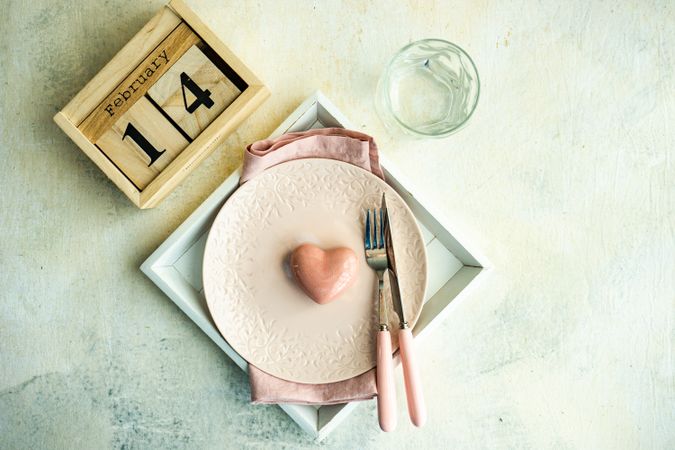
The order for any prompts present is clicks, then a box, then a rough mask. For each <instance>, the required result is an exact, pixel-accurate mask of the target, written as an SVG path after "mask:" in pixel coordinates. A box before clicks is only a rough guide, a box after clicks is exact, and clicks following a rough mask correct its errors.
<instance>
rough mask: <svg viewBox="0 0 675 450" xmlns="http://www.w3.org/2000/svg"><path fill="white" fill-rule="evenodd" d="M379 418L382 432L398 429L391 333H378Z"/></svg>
mask: <svg viewBox="0 0 675 450" xmlns="http://www.w3.org/2000/svg"><path fill="white" fill-rule="evenodd" d="M377 418H378V420H379V421H380V428H382V431H393V430H394V428H396V389H395V386H394V365H393V363H392V360H391V336H390V335H389V331H378V332H377Z"/></svg>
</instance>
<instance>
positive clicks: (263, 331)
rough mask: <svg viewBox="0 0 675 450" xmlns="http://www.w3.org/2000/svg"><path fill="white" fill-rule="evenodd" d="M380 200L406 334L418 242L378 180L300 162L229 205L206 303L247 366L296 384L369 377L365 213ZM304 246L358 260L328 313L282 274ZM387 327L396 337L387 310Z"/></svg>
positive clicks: (212, 258) (274, 172)
mask: <svg viewBox="0 0 675 450" xmlns="http://www.w3.org/2000/svg"><path fill="white" fill-rule="evenodd" d="M383 191H384V192H386V193H387V204H388V206H389V208H390V210H391V211H392V214H391V216H392V222H393V238H394V245H395V251H396V256H397V260H396V263H397V265H398V268H399V273H400V278H401V280H400V282H401V291H402V295H403V299H404V302H405V308H406V314H407V317H408V318H409V322H411V325H412V324H414V323H415V321H416V320H417V318H418V316H419V313H420V311H421V309H422V303H423V300H424V292H425V289H426V279H427V270H426V269H427V267H426V264H427V263H426V252H425V248H424V242H423V240H422V236H421V233H420V230H419V227H418V226H417V222H416V221H415V217H414V216H413V214H412V212H411V211H410V210H409V209H408V206H407V205H406V204H405V203H404V202H403V200H402V199H401V198H400V197H399V196H398V194H396V192H395V191H394V190H393V189H392V188H391V187H390V186H388V185H387V184H386V183H384V182H383V181H382V180H381V179H379V178H377V177H376V176H374V175H372V174H371V173H370V172H367V171H365V170H363V169H360V168H358V167H355V166H352V165H350V164H347V163H343V162H340V161H333V160H328V159H303V160H297V161H291V162H287V163H284V164H280V165H278V166H275V167H272V168H271V169H269V170H267V171H265V172H264V173H263V174H261V175H259V176H258V177H256V178H254V179H253V180H250V181H249V182H247V183H246V184H244V185H243V186H241V187H240V188H239V189H237V190H236V191H235V192H234V193H233V194H232V196H231V197H230V198H229V199H228V200H227V202H226V203H225V205H223V208H222V209H221V211H220V212H219V213H218V216H217V217H216V220H215V221H214V223H213V226H212V228H211V231H210V233H209V237H208V240H207V244H206V250H205V253H204V269H203V276H204V293H205V296H206V300H207V304H208V307H209V310H210V312H211V316H212V317H213V320H214V322H215V323H216V326H217V327H218V329H219V330H220V333H221V334H222V335H223V337H224V338H225V339H226V340H227V341H228V343H229V344H230V345H231V346H232V347H233V348H234V349H235V350H236V351H237V352H239V354H240V355H241V356H242V357H243V358H244V359H246V360H247V361H248V362H249V363H251V364H254V365H256V366H257V367H259V368H260V369H262V370H264V371H265V372H268V373H270V374H272V375H275V376H277V377H279V378H282V379H285V380H290V381H295V382H301V383H328V382H334V381H340V380H345V379H347V378H351V377H354V376H356V375H359V374H361V373H363V372H365V371H367V370H369V369H371V368H373V367H375V341H374V340H375V331H376V328H377V317H376V308H375V306H376V305H375V300H374V299H375V276H374V274H373V272H372V271H371V270H370V269H369V268H368V267H367V265H366V263H365V258H364V256H363V247H362V246H363V222H364V214H363V211H364V208H372V207H375V206H378V205H379V203H380V199H381V196H382V192H383ZM303 242H312V243H314V244H317V245H319V246H321V247H323V248H331V247H336V246H347V247H350V248H352V249H353V250H354V251H355V252H356V254H357V255H358V257H359V270H358V275H357V280H356V282H355V283H354V285H353V286H352V287H350V288H349V289H348V290H347V291H345V292H344V293H343V294H341V296H340V298H338V299H336V300H335V301H333V302H332V303H330V304H327V305H317V304H316V303H314V302H313V301H312V300H310V299H309V298H308V297H306V295H305V294H304V293H303V292H302V291H301V290H300V289H299V288H298V286H297V285H296V284H295V282H294V281H293V279H292V277H291V275H290V273H289V271H288V267H287V257H288V255H289V253H290V252H291V251H292V250H293V248H295V247H296V246H297V245H299V244H301V243H303ZM386 289H387V298H390V297H389V296H388V283H387V286H386ZM390 322H391V324H390V325H391V328H392V329H393V330H395V329H397V326H396V324H397V317H396V314H395V313H394V312H393V310H392V309H390ZM392 335H393V338H394V342H393V345H394V349H395V348H397V342H396V333H395V332H394V333H392Z"/></svg>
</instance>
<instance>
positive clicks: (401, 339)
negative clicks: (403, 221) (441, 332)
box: [382, 194, 427, 427]
mask: <svg viewBox="0 0 675 450" xmlns="http://www.w3.org/2000/svg"><path fill="white" fill-rule="evenodd" d="M382 210H383V211H384V242H385V248H386V250H387V260H388V262H389V270H388V273H389V284H390V286H391V297H392V303H393V304H394V310H395V311H396V314H397V315H398V318H399V320H400V323H399V331H398V345H399V348H400V355H401V365H402V366H403V378H404V380H405V394H406V398H407V400H408V415H409V416H410V421H411V422H412V423H413V425H415V426H417V427H421V426H422V425H424V423H425V422H426V420H427V411H426V407H425V404H424V395H423V393H422V383H421V380H420V375H419V370H418V367H417V363H416V360H415V349H414V345H413V336H412V331H411V330H410V327H409V325H408V321H407V320H406V318H405V313H404V311H403V303H402V300H401V290H400V288H399V285H398V272H397V271H396V258H395V257H394V244H393V242H392V237H391V220H390V219H389V210H388V209H387V201H386V199H385V195H384V194H382Z"/></svg>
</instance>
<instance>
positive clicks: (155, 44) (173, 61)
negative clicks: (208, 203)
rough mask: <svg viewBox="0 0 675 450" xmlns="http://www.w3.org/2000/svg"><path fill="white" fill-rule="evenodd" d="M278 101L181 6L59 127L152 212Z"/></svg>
mask: <svg viewBox="0 0 675 450" xmlns="http://www.w3.org/2000/svg"><path fill="white" fill-rule="evenodd" d="M268 96H269V91H268V90H267V88H266V87H265V86H264V85H263V84H262V83H261V82H260V80H259V79H258V78H257V77H256V76H255V75H254V74H253V73H252V72H251V71H250V70H249V69H248V68H247V67H246V66H245V65H244V64H243V63H242V62H241V61H240V60H239V59H238V58H237V57H236V56H235V55H234V54H233V53H232V52H231V51H230V50H229V49H228V48H227V47H226V46H225V44H223V43H222V42H221V41H220V40H219V39H218V38H217V37H216V35H215V34H214V33H213V32H212V31H211V30H209V29H208V28H207V27H206V25H204V24H203V23H202V22H201V20H199V18H198V17H197V16H196V15H195V13H194V12H192V11H191V10H190V9H189V8H188V7H187V6H186V5H185V4H184V3H183V2H182V1H180V0H173V1H171V3H169V5H167V6H166V7H164V8H162V10H160V11H159V12H158V13H157V15H155V17H153V18H152V19H151V20H150V22H148V23H147V24H146V25H145V26H144V27H143V29H141V31H140V32H139V33H138V34H137V35H136V36H134V38H132V39H131V41H129V43H127V45H125V46H124V48H122V50H120V52H119V53H118V54H117V55H115V57H114V58H113V59H112V60H111V61H110V62H109V63H108V64H107V65H106V66H105V67H104V68H103V69H102V70H101V72H99V73H98V74H97V75H96V76H95V77H94V78H93V79H92V80H91V81H90V82H89V83H88V84H87V85H86V86H85V87H84V89H82V91H80V92H79V93H78V94H77V95H76V96H75V98H73V99H72V100H71V101H70V103H68V105H66V106H65V107H64V108H63V110H62V111H60V112H59V113H57V114H56V116H55V117H54V120H55V121H56V123H57V124H58V125H59V126H60V127H61V128H62V129H63V130H64V131H65V132H66V133H67V134H68V135H69V136H70V137H71V139H73V141H74V142H75V143H76V144H77V145H78V146H79V147H80V148H81V149H82V150H83V151H84V152H85V153H86V154H87V155H88V156H89V157H90V158H91V159H92V160H93V161H94V162H95V163H96V164H97V165H98V167H99V168H100V169H101V170H103V172H105V173H106V175H107V176H108V177H109V178H110V179H111V180H112V181H113V182H114V183H115V184H116V185H117V186H118V187H119V188H120V189H121V190H122V191H123V192H124V193H125V194H126V195H127V196H128V197H129V198H130V199H131V201H133V202H134V203H135V204H136V205H137V206H138V207H140V208H151V207H153V206H155V205H157V204H158V203H159V202H160V201H161V200H162V199H164V198H165V197H166V196H167V195H168V194H169V193H170V192H171V191H172V190H173V189H174V188H175V187H176V186H177V185H178V184H179V183H180V182H181V181H182V180H183V179H184V178H185V177H186V176H187V175H188V174H189V173H190V172H191V171H192V170H193V169H194V168H195V167H196V166H197V165H198V164H199V163H200V162H201V161H202V160H203V159H204V158H206V156H208V155H209V154H210V153H211V152H212V151H213V150H214V149H215V147H216V144H217V143H219V142H220V141H222V140H223V139H224V138H225V137H226V136H227V135H228V134H230V133H231V132H232V131H233V130H234V129H236V128H237V127H238V126H239V125H240V124H241V122H242V121H243V120H244V119H245V118H246V117H247V116H249V115H250V114H251V113H252V112H253V111H254V110H255V109H256V108H257V107H258V106H259V105H260V104H261V103H262V102H263V101H264V100H265V99H266V98H267V97H268Z"/></svg>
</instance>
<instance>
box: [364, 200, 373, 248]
mask: <svg viewBox="0 0 675 450" xmlns="http://www.w3.org/2000/svg"><path fill="white" fill-rule="evenodd" d="M363 245H364V246H365V247H366V250H370V249H372V248H373V247H372V246H371V244H370V210H369V209H366V232H365V233H364V242H363Z"/></svg>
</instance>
